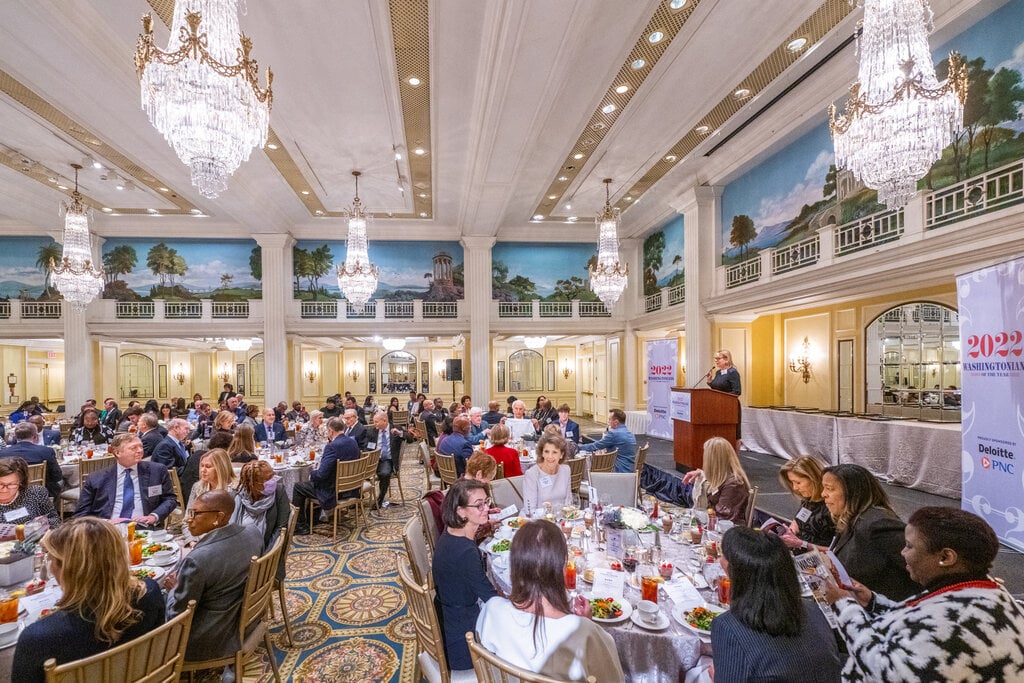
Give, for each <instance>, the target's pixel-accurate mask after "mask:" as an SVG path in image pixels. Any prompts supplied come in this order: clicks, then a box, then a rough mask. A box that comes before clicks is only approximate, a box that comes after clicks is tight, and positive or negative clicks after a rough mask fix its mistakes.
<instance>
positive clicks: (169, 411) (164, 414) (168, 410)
mask: <svg viewBox="0 0 1024 683" xmlns="http://www.w3.org/2000/svg"><path fill="white" fill-rule="evenodd" d="M157 417H159V418H160V420H162V421H163V423H164V424H167V423H168V422H170V421H171V420H173V419H174V418H175V417H176V415H175V412H174V407H173V406H172V405H171V404H170V403H164V404H163V405H162V406H160V414H159V415H158V416H157Z"/></svg>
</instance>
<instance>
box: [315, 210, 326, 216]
mask: <svg viewBox="0 0 1024 683" xmlns="http://www.w3.org/2000/svg"><path fill="white" fill-rule="evenodd" d="M314 213H315V214H316V215H317V216H323V215H324V212H323V209H317V210H316V211H314Z"/></svg>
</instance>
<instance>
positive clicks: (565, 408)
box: [555, 403, 580, 443]
mask: <svg viewBox="0 0 1024 683" xmlns="http://www.w3.org/2000/svg"><path fill="white" fill-rule="evenodd" d="M555 424H557V425H558V428H559V429H561V430H562V438H563V439H565V440H566V441H573V442H575V443H579V442H580V426H579V425H578V424H576V423H575V422H573V421H572V420H570V419H569V404H568V403H563V404H562V405H560V406H558V422H556V423H555Z"/></svg>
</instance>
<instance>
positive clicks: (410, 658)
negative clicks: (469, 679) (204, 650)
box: [197, 445, 423, 683]
mask: <svg viewBox="0 0 1024 683" xmlns="http://www.w3.org/2000/svg"><path fill="white" fill-rule="evenodd" d="M415 455H416V454H415V451H414V449H413V445H407V446H406V448H405V449H404V451H403V458H402V470H401V472H402V486H403V489H404V493H405V499H406V501H407V502H406V504H405V505H397V504H395V503H397V502H398V485H397V482H396V480H395V479H394V478H392V480H391V485H392V491H391V494H390V496H391V500H392V501H393V503H392V505H391V507H389V508H386V509H384V510H380V511H373V510H371V511H370V515H369V523H368V525H367V526H366V529H365V530H363V527H362V525H360V526H359V527H358V528H357V529H353V528H352V521H351V519H352V515H351V513H349V512H346V513H345V517H344V518H343V519H344V526H342V524H339V527H338V538H337V539H336V540H332V539H331V524H330V522H329V521H328V522H326V523H320V524H318V525H316V526H314V529H313V531H314V533H313V534H312V535H310V536H296V537H295V539H294V541H293V543H292V548H291V550H290V552H289V553H288V560H287V580H286V581H285V589H286V601H287V604H288V613H289V615H290V617H291V623H292V637H293V638H294V646H293V647H288V646H287V642H288V641H287V636H286V634H285V630H284V621H283V620H282V619H281V613H280V609H278V601H277V598H276V596H275V599H274V605H275V610H277V611H276V613H275V617H276V619H275V620H274V621H273V622H271V628H270V632H271V639H272V641H273V643H274V653H273V654H274V657H276V658H277V663H278V667H279V668H280V672H281V680H282V681H295V682H296V683H320V682H328V681H330V682H340V681H345V682H346V683H347V682H353V683H354V682H357V681H358V682H363V681H367V682H369V681H373V682H377V681H389V682H391V683H399V682H401V683H410V682H411V681H412V680H413V675H414V673H413V672H414V668H415V655H416V632H415V629H414V627H413V624H412V620H411V619H409V618H408V617H406V603H405V594H404V593H403V591H402V589H401V587H400V586H399V584H398V574H397V569H396V565H395V553H396V552H399V553H403V554H404V552H405V549H404V546H403V544H402V528H403V527H404V525H405V522H406V520H408V519H409V518H410V517H411V516H412V515H413V514H415V512H416V508H415V506H414V503H415V501H418V500H419V497H420V496H421V495H422V493H423V468H422V466H421V465H420V464H419V462H418V460H416V459H415ZM257 652H258V654H260V655H261V658H260V659H259V660H256V659H253V660H251V661H250V662H249V664H248V666H247V667H246V671H245V676H244V680H245V681H246V682H247V683H249V682H254V681H259V682H260V683H262V682H264V681H272V680H273V674H272V672H271V670H270V666H269V663H268V662H267V661H266V653H265V652H264V651H263V650H258V651H257ZM197 679H199V677H197ZM218 679H219V677H218V676H217V675H216V674H215V673H214V672H209V673H208V674H207V675H205V676H203V677H201V680H203V681H213V680H218Z"/></svg>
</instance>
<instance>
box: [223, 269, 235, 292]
mask: <svg viewBox="0 0 1024 683" xmlns="http://www.w3.org/2000/svg"><path fill="white" fill-rule="evenodd" d="M234 279H235V276H234V275H232V274H231V273H222V274H221V276H220V288H221V289H227V288H228V287H230V286H231V281H232V280H234Z"/></svg>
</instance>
